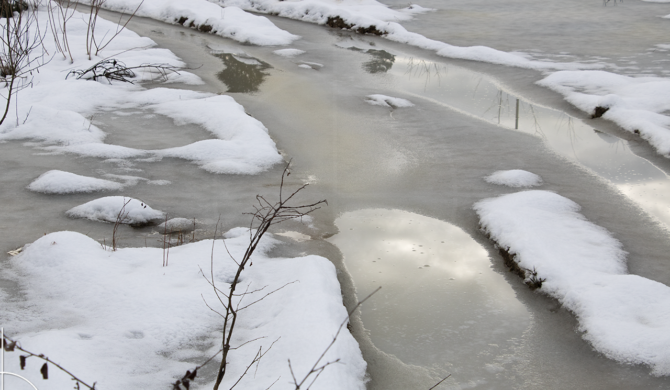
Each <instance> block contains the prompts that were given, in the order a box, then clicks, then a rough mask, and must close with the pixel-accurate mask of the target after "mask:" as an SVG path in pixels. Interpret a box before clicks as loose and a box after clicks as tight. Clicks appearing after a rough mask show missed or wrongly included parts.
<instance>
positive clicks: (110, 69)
mask: <svg viewBox="0 0 670 390" xmlns="http://www.w3.org/2000/svg"><path fill="white" fill-rule="evenodd" d="M136 71H144V72H150V73H151V74H152V75H155V76H156V77H155V78H156V79H158V80H162V81H167V79H168V75H169V74H170V73H176V74H179V71H178V68H177V67H175V66H172V65H169V64H142V65H138V66H131V67H128V66H126V64H124V63H123V62H121V61H118V60H116V59H113V58H108V59H104V60H102V61H100V62H98V63H96V64H95V65H93V66H91V67H90V68H88V69H77V70H71V71H70V72H69V73H68V74H67V76H65V78H66V79H67V78H68V77H70V76H75V78H76V79H77V80H80V79H84V80H93V81H98V80H100V79H103V78H104V79H106V80H107V81H108V82H109V83H110V84H111V82H112V81H122V82H124V83H131V84H133V81H132V80H131V79H132V78H135V77H137V74H136V73H135V72H136Z"/></svg>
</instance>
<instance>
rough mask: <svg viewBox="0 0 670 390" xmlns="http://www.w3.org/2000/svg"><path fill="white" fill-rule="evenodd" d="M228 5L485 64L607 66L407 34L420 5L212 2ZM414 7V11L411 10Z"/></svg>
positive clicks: (331, 0) (357, 0) (358, 0)
mask: <svg viewBox="0 0 670 390" xmlns="http://www.w3.org/2000/svg"><path fill="white" fill-rule="evenodd" d="M211 1H214V2H218V3H219V4H222V5H224V6H235V7H239V8H241V9H244V10H247V11H253V12H260V13H266V14H273V15H278V16H281V17H285V18H290V19H296V20H302V21H305V22H310V23H317V24H326V22H327V21H328V18H334V17H339V18H341V19H342V20H343V21H344V22H345V23H347V24H349V25H351V27H352V29H357V28H368V27H372V26H374V27H375V28H376V29H377V31H379V32H380V33H381V34H382V36H383V37H384V38H386V39H389V40H391V41H395V42H400V43H405V44H408V45H412V46H417V47H420V48H422V49H426V50H431V51H434V52H436V53H437V54H438V55H440V56H443V57H449V58H461V59H466V60H474V61H483V62H489V63H493V64H501V65H509V66H516V67H521V68H528V69H537V70H553V69H561V70H574V69H600V68H603V67H604V66H605V65H604V64H580V63H575V62H566V63H563V62H548V61H538V60H533V59H532V58H530V56H529V55H527V54H520V53H516V54H515V53H508V52H504V51H500V50H496V49H492V48H490V47H485V46H471V47H459V46H453V45H450V44H448V43H445V42H440V41H436V40H433V39H429V38H427V37H425V36H423V35H421V34H417V33H413V32H409V31H407V30H406V29H405V28H404V27H403V26H402V25H400V24H399V23H398V22H401V21H405V20H409V19H411V18H412V15H413V14H416V13H422V12H425V11H428V10H429V9H427V8H422V7H419V6H417V5H411V6H409V7H407V8H405V9H402V10H393V9H391V8H389V7H387V6H386V5H384V4H382V3H379V2H377V1H376V0H302V1H282V0H211ZM410 7H411V8H410Z"/></svg>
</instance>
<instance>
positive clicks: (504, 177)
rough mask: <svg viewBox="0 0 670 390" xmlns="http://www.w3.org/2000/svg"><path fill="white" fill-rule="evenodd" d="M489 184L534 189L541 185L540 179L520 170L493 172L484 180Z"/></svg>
mask: <svg viewBox="0 0 670 390" xmlns="http://www.w3.org/2000/svg"><path fill="white" fill-rule="evenodd" d="M484 180H486V181H487V182H489V183H491V184H498V185H501V186H508V187H536V186H539V185H542V178H541V177H540V176H538V175H536V174H534V173H532V172H528V171H524V170H522V169H511V170H507V171H497V172H493V173H492V174H491V175H489V176H487V177H485V178H484Z"/></svg>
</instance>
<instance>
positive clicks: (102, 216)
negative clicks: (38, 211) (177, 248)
mask: <svg viewBox="0 0 670 390" xmlns="http://www.w3.org/2000/svg"><path fill="white" fill-rule="evenodd" d="M122 209H123V212H122V211H121V210H122ZM66 215H67V216H68V217H71V218H86V219H90V220H92V221H100V222H112V223H114V222H116V220H117V218H120V220H121V223H125V224H131V225H134V224H143V223H148V222H151V221H155V220H158V219H161V218H163V215H164V214H163V212H162V211H159V210H154V209H152V208H151V207H149V205H147V204H145V203H144V202H142V201H140V200H137V199H134V198H129V197H126V196H106V197H104V198H99V199H95V200H92V201H90V202H87V203H84V204H82V205H79V206H77V207H73V208H71V209H70V210H68V211H67V212H66Z"/></svg>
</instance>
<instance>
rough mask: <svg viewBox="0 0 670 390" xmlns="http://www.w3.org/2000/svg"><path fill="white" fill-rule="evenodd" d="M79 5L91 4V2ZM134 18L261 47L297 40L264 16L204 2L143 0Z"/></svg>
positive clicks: (124, 8) (129, 0) (111, 4)
mask: <svg viewBox="0 0 670 390" xmlns="http://www.w3.org/2000/svg"><path fill="white" fill-rule="evenodd" d="M141 2H142V0H107V1H105V3H104V7H105V8H107V9H110V10H112V11H118V12H124V13H128V14H130V13H133V12H134V11H135V10H136V9H137V7H138V6H139V5H140V3H141ZM82 3H85V4H90V3H91V0H83V1H82ZM136 15H137V16H143V17H146V18H151V19H156V20H160V21H163V22H167V23H172V24H177V23H178V24H182V25H184V26H187V27H193V28H197V29H198V30H200V31H202V32H211V33H212V34H217V35H220V36H222V37H226V38H230V39H233V40H236V41H238V42H242V43H251V44H254V45H260V46H273V45H288V44H290V43H291V42H293V41H295V40H296V39H299V38H300V37H299V36H297V35H293V34H291V33H289V32H288V31H284V30H282V29H280V28H278V27H277V26H275V25H274V24H273V23H272V22H271V21H269V20H268V19H267V18H265V17H263V16H256V15H252V14H249V13H247V12H244V11H243V10H241V9H239V8H237V7H226V8H221V7H220V6H218V5H216V4H212V3H210V2H209V1H207V0H144V3H142V5H141V6H140V7H139V9H138V10H137V13H136Z"/></svg>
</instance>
